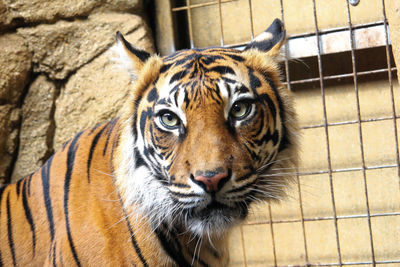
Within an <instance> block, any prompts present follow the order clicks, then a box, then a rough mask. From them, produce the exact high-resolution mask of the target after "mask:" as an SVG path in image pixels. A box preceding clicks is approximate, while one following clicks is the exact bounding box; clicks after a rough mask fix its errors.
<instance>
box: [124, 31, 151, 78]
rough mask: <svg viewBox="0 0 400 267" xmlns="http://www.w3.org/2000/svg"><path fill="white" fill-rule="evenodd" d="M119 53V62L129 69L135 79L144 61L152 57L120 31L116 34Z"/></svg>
mask: <svg viewBox="0 0 400 267" xmlns="http://www.w3.org/2000/svg"><path fill="white" fill-rule="evenodd" d="M116 39H117V47H116V50H117V53H118V54H119V60H118V61H119V62H120V63H122V65H123V67H124V68H125V69H127V70H128V71H129V73H130V74H131V76H132V78H133V79H134V78H135V77H136V75H137V73H139V72H140V70H141V69H142V67H143V65H144V63H145V62H146V61H147V59H148V58H149V57H150V54H149V53H147V52H146V51H143V50H140V49H138V48H136V47H134V46H133V45H132V44H130V43H129V42H128V41H127V40H126V39H125V38H124V36H123V35H122V33H120V32H119V31H118V32H117V34H116Z"/></svg>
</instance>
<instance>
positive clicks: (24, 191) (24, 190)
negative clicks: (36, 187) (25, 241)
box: [22, 179, 36, 256]
mask: <svg viewBox="0 0 400 267" xmlns="http://www.w3.org/2000/svg"><path fill="white" fill-rule="evenodd" d="M24 180H25V182H24V185H23V188H22V204H23V206H24V211H25V217H26V220H27V221H28V223H29V226H30V228H31V232H32V246H33V248H32V249H33V256H35V250H36V232H35V223H34V222H33V218H32V213H31V209H30V207H29V204H28V199H27V191H28V190H27V187H26V183H27V180H26V179H24Z"/></svg>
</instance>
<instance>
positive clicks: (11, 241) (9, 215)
mask: <svg viewBox="0 0 400 267" xmlns="http://www.w3.org/2000/svg"><path fill="white" fill-rule="evenodd" d="M7 219H8V220H7V231H8V245H9V246H10V250H11V256H12V261H13V265H14V266H17V261H16V259H15V249H14V239H13V236H12V218H11V211H10V193H8V195H7Z"/></svg>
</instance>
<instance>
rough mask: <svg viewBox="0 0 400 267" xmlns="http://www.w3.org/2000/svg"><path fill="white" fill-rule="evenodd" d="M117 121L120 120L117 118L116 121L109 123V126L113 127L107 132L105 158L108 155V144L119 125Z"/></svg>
mask: <svg viewBox="0 0 400 267" xmlns="http://www.w3.org/2000/svg"><path fill="white" fill-rule="evenodd" d="M117 121H118V118H115V119H113V120H111V121H110V123H109V124H111V127H109V128H108V130H107V139H106V144H105V145H104V150H103V156H104V155H105V154H106V151H107V147H108V143H109V141H110V138H111V134H112V132H113V130H114V127H115V125H117Z"/></svg>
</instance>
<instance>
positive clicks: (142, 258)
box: [119, 196, 149, 267]
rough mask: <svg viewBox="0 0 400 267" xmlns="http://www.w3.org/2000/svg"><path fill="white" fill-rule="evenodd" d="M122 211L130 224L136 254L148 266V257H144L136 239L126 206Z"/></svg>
mask: <svg viewBox="0 0 400 267" xmlns="http://www.w3.org/2000/svg"><path fill="white" fill-rule="evenodd" d="M119 197H120V196H119ZM120 199H121V198H120ZM120 203H121V205H123V204H122V202H121V201H120ZM122 211H123V213H124V218H125V221H126V224H127V226H128V229H129V234H130V236H131V242H132V246H133V248H134V249H135V251H136V254H137V255H138V256H139V259H140V261H141V262H142V263H143V266H144V267H148V266H149V265H148V264H147V262H146V259H145V258H144V257H143V254H142V251H141V250H140V247H139V245H138V243H137V241H136V238H135V234H134V233H133V230H132V226H131V223H130V222H129V220H128V215H127V214H126V212H125V209H124V208H122Z"/></svg>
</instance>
